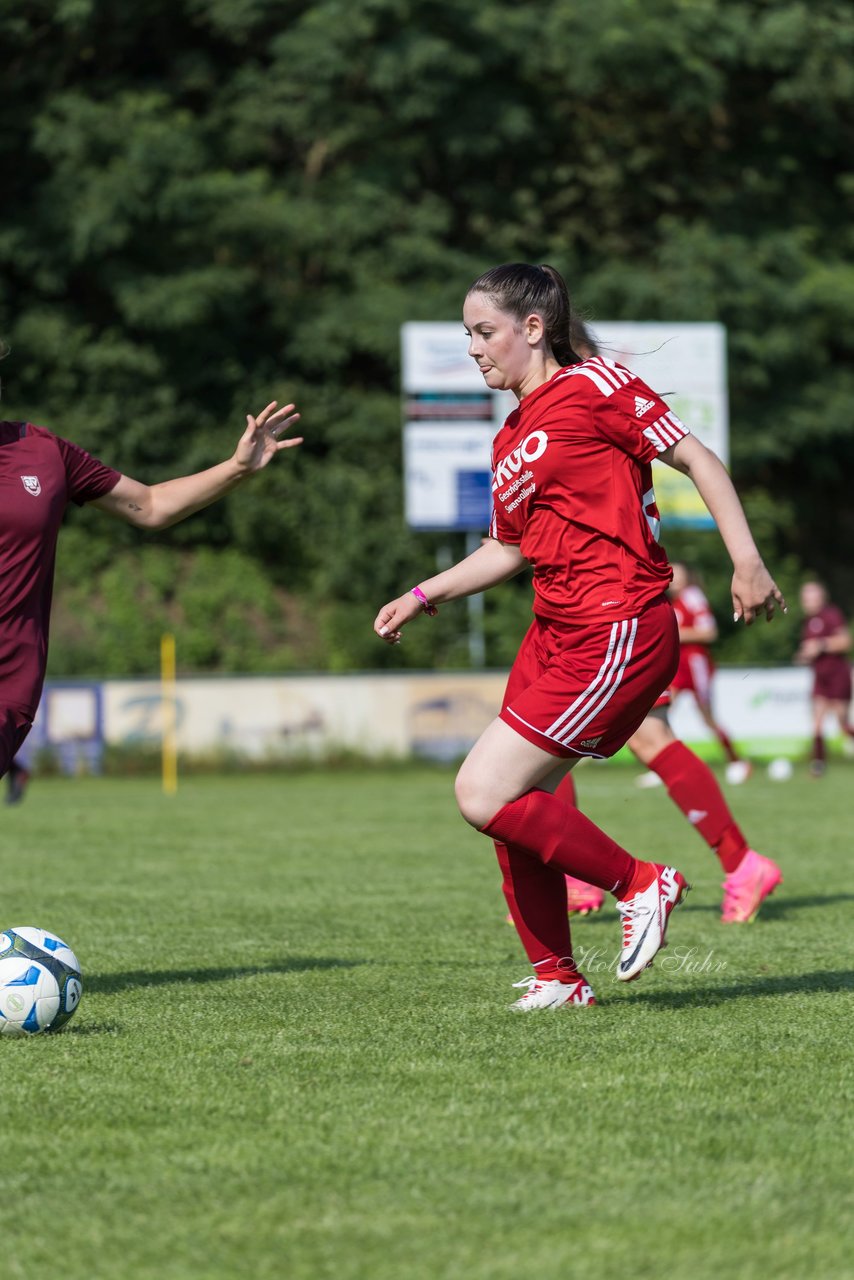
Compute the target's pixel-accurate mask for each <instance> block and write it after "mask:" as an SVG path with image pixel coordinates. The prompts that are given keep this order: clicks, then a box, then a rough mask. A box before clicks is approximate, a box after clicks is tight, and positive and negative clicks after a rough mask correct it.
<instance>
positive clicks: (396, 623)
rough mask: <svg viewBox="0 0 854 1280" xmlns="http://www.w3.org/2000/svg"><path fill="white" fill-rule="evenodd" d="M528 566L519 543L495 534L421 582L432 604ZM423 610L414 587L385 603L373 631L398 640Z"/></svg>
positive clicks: (471, 591)
mask: <svg viewBox="0 0 854 1280" xmlns="http://www.w3.org/2000/svg"><path fill="white" fill-rule="evenodd" d="M527 566H528V561H527V560H526V559H525V557H524V556H523V555H522V552H521V551H520V550H519V548H518V547H516V546H513V545H512V544H511V543H509V542H499V541H498V540H497V539H496V538H487V539H486V541H485V542H484V543H483V544H482V545H481V546H479V547H478V549H477V551H473V552H472V554H471V555H470V556H466V558H465V560H460V561H459V562H458V563H457V564H455V565H452V566H451V568H450V569H445V570H444V571H443V572H442V573H437V574H436V576H435V577H433V578H426V579H425V580H424V581H423V582H420V583H419V584H418V586H419V587H420V589H421V590H422V591H423V592H424V595H425V596H426V597H427V599H428V600H429V601H430V603H431V604H434V605H438V604H444V603H445V602H446V601H448V600H458V599H459V598H460V597H461V596H473V595H476V594H477V593H478V592H479V591H486V590H487V588H489V587H494V586H496V585H497V583H499V582H506V581H507V579H508V578H512V577H514V576H515V575H516V574H517V573H521V571H522V570H523V569H525V568H527ZM421 612H423V605H422V604H421V602H420V601H419V600H418V599H417V598H416V597H415V596H414V595H413V594H412V592H411V591H407V592H406V594H405V595H402V596H398V598H397V599H396V600H391V601H389V603H388V604H384V605H383V607H382V608H381V609H380V611H379V613H378V614H377V616H376V619H375V620H374V631H375V632H376V633H377V635H378V636H380V637H381V638H382V639H383V640H385V641H386V642H387V643H388V644H397V643H398V641H399V640H400V629H401V627H403V626H405V625H406V623H407V622H411V621H412V619H413V618H416V617H417V616H418V614H419V613H421Z"/></svg>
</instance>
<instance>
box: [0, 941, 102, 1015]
mask: <svg viewBox="0 0 854 1280" xmlns="http://www.w3.org/2000/svg"><path fill="white" fill-rule="evenodd" d="M82 994H83V977H82V974H81V972H80V965H79V963H78V961H77V957H76V955H75V954H74V952H73V951H72V950H71V948H70V947H69V946H68V945H67V944H66V943H64V942H63V941H62V939H61V938H58V937H57V936H56V934H55V933H48V932H46V930H44V929H36V928H33V927H32V926H31V925H24V926H20V927H16V928H14V929H6V930H4V932H3V933H0V1035H5V1036H34V1035H38V1033H39V1032H40V1031H48V1030H50V1031H58V1030H59V1028H60V1027H63V1026H64V1025H65V1023H66V1022H67V1021H68V1019H69V1018H70V1017H71V1015H72V1014H73V1013H74V1010H75V1009H76V1008H77V1006H78V1004H79V1003H80V997H81V995H82Z"/></svg>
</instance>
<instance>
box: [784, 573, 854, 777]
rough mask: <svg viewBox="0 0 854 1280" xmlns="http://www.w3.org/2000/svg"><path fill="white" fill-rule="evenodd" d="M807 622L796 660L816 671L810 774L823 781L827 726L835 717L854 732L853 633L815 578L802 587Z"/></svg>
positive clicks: (851, 736)
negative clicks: (853, 713)
mask: <svg viewBox="0 0 854 1280" xmlns="http://www.w3.org/2000/svg"><path fill="white" fill-rule="evenodd" d="M801 608H802V610H803V612H804V615H805V616H804V622H803V627H802V629H801V643H800V646H799V647H798V651H797V653H796V654H795V661H796V662H798V663H800V664H802V665H804V666H811V667H812V669H813V687H812V714H813V745H812V759H811V760H810V773H811V774H812V775H813V777H814V778H820V777H821V775H822V774H823V773H824V771H825V768H826V767H827V752H826V750H825V743H824V723H825V720H826V719H827V717H828V716H829V715H830V716H835V717H836V719H837V722H838V724H839V728H840V729H841V731H842V732H843V733H844V734H845V735H846V737H847V738H848V739H849V740H850V739H854V729H852V727H851V725H850V724H849V722H848V709H849V705H850V703H851V659H850V657H849V654H850V652H851V633H850V632H849V630H848V624H847V623H846V621H845V618H844V616H843V614H842V612H841V610H839V609H837V607H836V605H835V604H831V603H830V600H829V599H828V596H827V589H826V588H825V586H824V584H823V583H821V582H818V581H816V580H815V579H812V580H811V581H809V582H805V583H804V584H803V586H802V587H801Z"/></svg>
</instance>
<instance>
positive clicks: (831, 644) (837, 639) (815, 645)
mask: <svg viewBox="0 0 854 1280" xmlns="http://www.w3.org/2000/svg"><path fill="white" fill-rule="evenodd" d="M850 648H851V632H850V631H849V630H848V628H847V627H842V628H841V629H840V630H839V631H834V633H833V635H830V636H824V637H823V638H822V639H818V638H816V639H813V638H812V637H811V636H808V637H807V639H806V640H804V641H802V643H801V644H800V645H799V646H798V651H797V653H796V654H795V659H794V660H795V662H797V663H801V664H803V663H807V662H815V660H816V658H820V657H821V656H822V654H824V653H835V654H839V653H848V651H849V649H850Z"/></svg>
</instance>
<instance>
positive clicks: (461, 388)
mask: <svg viewBox="0 0 854 1280" xmlns="http://www.w3.org/2000/svg"><path fill="white" fill-rule="evenodd" d="M592 327H593V329H594V332H595V335H596V338H597V339H598V341H599V342H600V344H601V346H602V349H603V354H604V355H606V356H608V357H609V358H610V359H614V360H617V361H618V362H619V363H620V364H624V365H626V367H627V368H629V369H632V370H633V371H634V372H635V373H637V375H638V376H639V377H641V378H643V380H644V382H646V383H648V384H649V386H650V387H652V389H653V390H654V391H657V392H658V393H659V394H660V395H663V396H664V397H665V398H666V399H667V402H668V404H669V405H670V406H671V408H672V409H673V411H674V413H676V414H677V416H678V417H680V418H681V419H682V420H683V421H684V422H685V423H686V425H687V426H688V427H689V428H690V429H691V431H692V432H693V433H694V435H696V436H697V437H698V439H700V440H701V441H702V442H703V444H705V445H707V446H708V447H709V448H710V449H712V450H713V451H714V452H715V453H716V454H717V455H718V457H719V458H720V459H721V461H722V462H724V463H726V462H727V461H728V458H729V406H728V398H727V371H726V330H725V329H724V327H723V325H720V324H714V323H694V322H679V323H677V322H673V323H671V322H664V321H655V322H649V321H642V322H641V321H638V322H633V321H611V320H602V321H597V322H596V324H595V325H594V326H592ZM401 359H402V389H403V397H404V458H405V501H406V519H407V522H408V523H409V524H410V525H411V526H412V527H413V528H417V529H425V530H426V529H433V530H437V529H468V530H477V529H484V528H485V527H486V525H487V523H488V505H485V500H479V495H481V493H482V488H483V481H482V477H475V476H474V475H473V474H472V472H473V471H478V470H482V469H486V470H488V469H489V466H490V454H489V445H490V444H491V437H492V436H493V435H494V433H495V431H496V430H497V429H498V427H499V426H500V425H501V423H502V422H503V421H504V419H505V418H506V416H507V414H508V413H509V412H510V411H511V409H513V408H514V406H515V404H516V399H515V397H514V396H513V395H512V394H511V393H510V392H495V391H490V390H489V388H488V387H487V386H486V384H485V383H484V381H483V378H482V377H481V375H480V373H479V372H478V369H477V366H476V364H475V363H474V361H473V360H472V359H471V357H470V356H469V355H468V338H467V337H466V333H465V330H464V328H463V324H462V321H461V320H459V321H434V322H429V323H422V322H416V321H413V322H411V323H408V324H405V325H403V326H402V329H401ZM474 420H480V421H481V422H482V423H483V425H484V427H485V425H486V423H490V424H491V429H490V431H489V441H488V442H487V444H486V445H485V446H484V445H483V444H482V443H481V442H482V441H483V440H486V437H487V432H486V430H483V431H482V432H475V431H473V425H474ZM416 424H417V427H418V430H417V431H415V425H416ZM440 427H441V428H444V430H443V432H442V433H441V434H440V431H439V428H440ZM430 432H433V433H434V436H435V441H434V443H432V444H431V442H430V439H429V434H430ZM479 450H480V451H482V452H483V460H482V461H481V463H480V466H479V467H478V466H477V465H474V466H473V462H474V460H475V456H476V454H477V452H478V451H479ZM654 470H655V491H656V498H657V501H658V507H659V510H660V511H661V515H662V523H663V525H664V527H665V530H666V528H667V526H668V525H671V526H682V527H692V528H706V527H711V526H712V523H713V522H712V519H711V517H710V516H709V514H708V512H707V511H706V508H705V506H704V504H703V502H702V500H701V498H700V496H699V494H698V493H697V491H696V489H695V488H694V485H693V484H692V483H691V481H690V480H689V479H688V478H687V477H686V476H683V475H681V474H680V473H679V472H677V471H674V470H673V469H672V468H670V467H667V466H665V465H664V464H659V463H656V464H655V467H654ZM431 508H432V511H431Z"/></svg>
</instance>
